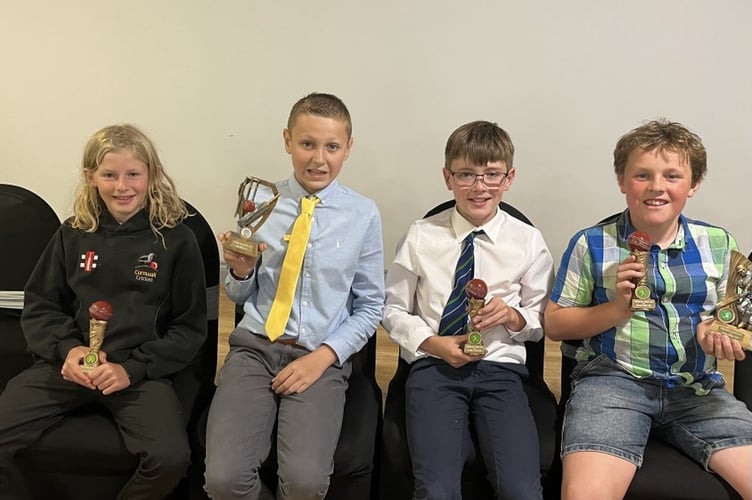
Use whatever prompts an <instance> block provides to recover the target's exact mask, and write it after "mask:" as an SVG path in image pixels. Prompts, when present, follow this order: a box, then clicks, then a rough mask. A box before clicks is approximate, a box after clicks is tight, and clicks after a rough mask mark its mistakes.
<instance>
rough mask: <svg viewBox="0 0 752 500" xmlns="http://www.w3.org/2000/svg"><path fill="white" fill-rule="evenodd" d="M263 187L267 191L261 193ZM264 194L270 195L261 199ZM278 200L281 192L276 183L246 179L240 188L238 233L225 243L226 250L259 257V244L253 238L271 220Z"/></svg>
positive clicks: (234, 233) (237, 214) (233, 234)
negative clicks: (270, 217) (270, 216)
mask: <svg viewBox="0 0 752 500" xmlns="http://www.w3.org/2000/svg"><path fill="white" fill-rule="evenodd" d="M261 186H263V187H264V188H266V189H261V193H260V192H259V188H260V187H261ZM262 194H268V196H267V197H266V198H265V199H261V196H262ZM278 199H279V191H278V190H277V186H276V185H274V183H271V182H268V181H265V180H263V179H259V178H258V177H246V178H245V180H244V181H243V182H241V183H240V187H239V188H238V205H237V207H236V209H235V216H236V217H237V218H238V231H237V232H233V233H232V235H231V236H230V238H229V239H228V240H227V241H226V242H225V244H224V248H226V249H227V250H231V251H233V252H237V253H239V254H243V255H248V256H250V257H256V256H257V255H258V243H256V242H255V241H253V240H252V239H251V238H252V237H253V235H254V234H256V231H258V230H259V229H260V228H261V226H262V225H263V224H264V222H266V219H268V218H269V215H270V214H271V213H272V210H273V209H274V206H275V205H276V204H277V200H278Z"/></svg>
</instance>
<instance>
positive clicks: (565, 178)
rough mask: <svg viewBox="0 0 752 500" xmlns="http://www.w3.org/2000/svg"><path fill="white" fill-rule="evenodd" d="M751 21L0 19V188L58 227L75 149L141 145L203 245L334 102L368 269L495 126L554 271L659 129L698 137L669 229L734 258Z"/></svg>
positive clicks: (704, 14)
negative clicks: (369, 234)
mask: <svg viewBox="0 0 752 500" xmlns="http://www.w3.org/2000/svg"><path fill="white" fill-rule="evenodd" d="M751 19H752V3H749V2H747V1H746V0H729V1H725V2H720V3H719V2H705V1H687V0H666V1H661V2H656V1H653V0H633V1H631V2H597V1H595V0H590V1H586V0H574V1H570V2H543V1H531V2H504V1H477V2H476V1H468V2H449V1H427V0H424V1H406V0H401V1H400V0H384V1H380V2H369V3H366V2H353V1H344V0H334V1H324V2H305V3H304V2H296V1H289V2H255V1H251V0H242V1H241V0H227V1H222V0H216V1H198V0H185V1H178V0H164V1H160V0H148V1H147V0H136V1H129V2H115V1H111V0H102V1H94V0H91V1H84V0H66V1H64V2H55V1H52V0H47V1H40V0H2V1H0V65H2V66H1V67H0V68H1V69H0V138H1V139H0V168H1V169H2V174H0V182H5V183H14V184H20V185H23V186H26V187H28V188H30V189H32V190H33V191H35V192H37V193H38V194H40V195H41V196H43V197H44V198H45V199H47V200H48V201H49V202H50V203H51V204H52V205H53V207H54V208H55V210H56V211H57V212H58V214H59V215H60V216H66V215H68V214H69V213H70V202H71V192H72V188H73V186H74V183H75V181H76V176H77V175H78V174H77V173H78V169H79V162H80V155H81V150H82V148H83V145H84V143H85V141H86V139H87V138H88V136H89V135H90V134H91V133H92V132H93V131H94V130H96V129H98V128H100V127H101V126H104V125H108V124H111V123H115V122H124V121H128V122H134V123H137V124H139V125H141V126H142V127H143V128H144V129H145V130H146V131H147V132H148V133H149V134H150V135H151V136H152V137H153V138H154V139H155V141H156V142H157V144H158V145H159V147H160V150H161V153H162V159H163V161H164V162H165V164H166V166H167V169H168V172H169V173H170V174H171V175H172V176H173V177H174V179H175V180H176V181H177V184H178V187H179V190H180V192H181V194H182V195H183V197H184V198H186V199H188V200H189V201H191V202H192V203H193V204H194V205H196V206H197V207H198V208H199V209H200V210H201V211H202V212H203V213H204V214H205V215H206V216H207V218H208V219H209V222H210V223H211V224H212V226H213V227H214V229H215V230H224V229H229V228H230V227H231V225H232V223H233V221H232V212H233V208H234V203H235V200H234V193H235V191H236V188H237V185H238V183H239V182H240V180H241V179H242V178H243V177H244V176H245V175H246V174H254V175H258V176H262V177H265V178H269V179H279V178H283V177H286V176H287V175H288V174H289V172H290V163H289V159H288V157H287V156H286V155H285V153H284V150H283V148H282V139H281V131H282V128H283V127H284V125H285V121H286V117H287V113H288V111H289V108H290V106H291V105H292V103H293V102H294V101H295V100H296V99H297V98H299V97H301V96H302V95H304V94H306V93H308V92H310V91H313V90H319V91H329V92H333V93H335V94H338V95H339V96H340V97H342V98H343V99H344V101H345V102H346V103H347V104H348V106H349V107H350V111H351V112H352V115H353V119H354V135H355V148H354V150H353V154H352V156H351V158H350V160H349V162H348V164H347V166H346V167H345V170H344V171H343V173H342V175H341V180H343V181H344V182H345V183H346V184H348V185H350V186H352V187H353V188H355V189H356V190H358V191H361V192H363V193H364V194H366V195H368V196H371V197H372V198H374V199H375V200H376V201H377V202H378V204H379V205H380V207H381V210H382V216H383V219H384V235H385V245H386V253H387V257H388V259H391V257H392V255H393V249H394V246H395V245H396V243H397V241H398V239H399V237H400V236H401V235H402V233H403V232H404V231H405V229H406V228H407V226H408V224H409V223H410V222H411V221H412V220H413V219H416V218H419V217H420V216H421V215H422V214H423V212H425V210H426V209H428V208H429V207H431V206H433V205H434V204H436V203H438V202H440V201H443V200H444V199H447V198H448V197H449V193H448V192H447V191H446V189H445V187H444V185H443V182H442V179H441V173H440V168H441V165H442V160H443V147H444V142H445V140H446V137H447V136H448V135H449V133H450V132H451V131H452V130H453V129H454V128H455V127H457V126H458V125H460V124H462V123H464V122H467V121H470V120H474V119H488V120H493V121H497V122H498V123H499V124H500V125H501V126H502V127H504V128H506V129H507V130H508V131H509V132H510V134H511V136H512V138H513V140H514V141H515V144H516V146H517V156H516V163H517V166H518V176H517V179H516V180H515V184H514V186H513V187H512V190H511V191H510V192H509V193H508V194H507V196H506V198H505V199H506V200H507V201H509V202H510V203H512V204H514V205H516V206H517V207H519V208H520V209H522V210H523V211H524V212H526V213H527V214H528V215H529V216H530V217H531V218H532V219H533V221H534V222H536V224H537V225H538V227H540V228H541V229H542V231H543V233H544V235H545V236H546V239H547V240H548V242H549V245H550V246H551V249H552V251H553V252H554V254H555V258H556V259H557V260H558V258H559V256H560V254H561V252H562V251H563V249H564V246H565V245H566V242H567V241H568V239H569V237H570V236H571V234H572V233H573V232H574V231H575V230H577V229H579V228H581V227H583V226H585V225H588V224H590V223H592V222H594V221H595V220H597V219H599V218H601V217H602V216H605V215H607V214H610V213H612V212H615V211H617V210H620V209H621V208H622V207H623V205H624V200H623V197H622V195H620V194H619V191H618V189H617V186H616V183H615V181H614V178H613V174H612V167H611V159H612V157H611V153H612V150H613V146H614V143H615V141H616V139H617V138H618V136H619V135H621V134H622V133H624V132H626V131H627V130H628V129H630V128H632V127H634V126H636V125H638V124H639V123H640V122H642V121H643V120H645V119H650V118H655V117H660V116H667V117H670V118H672V119H675V120H678V121H681V122H684V123H685V124H687V125H688V126H690V127H691V128H692V129H693V130H695V131H696V132H698V133H699V134H700V135H701V136H702V137H703V138H704V140H705V143H706V146H707V148H708V150H709V176H708V179H707V181H706V182H705V183H704V185H703V186H702V189H701V190H700V192H699V193H698V195H697V196H696V197H695V198H694V199H692V200H691V201H690V203H689V205H688V208H687V214H688V215H690V216H692V217H696V218H701V219H706V220H708V221H712V222H716V223H720V224H722V225H724V226H726V227H727V228H728V229H730V230H731V231H732V232H733V233H735V235H736V236H737V238H738V240H739V243H740V245H741V247H742V249H743V250H745V252H746V251H749V250H752V234H751V231H750V214H752V197H751V196H750V190H751V188H752V182H750V180H752V174H750V172H751V171H752V169H751V166H752V30H750V29H749V22H750V20H751Z"/></svg>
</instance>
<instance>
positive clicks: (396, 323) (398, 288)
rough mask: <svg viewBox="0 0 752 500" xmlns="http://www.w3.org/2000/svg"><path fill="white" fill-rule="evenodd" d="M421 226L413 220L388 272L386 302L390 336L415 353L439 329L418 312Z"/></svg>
mask: <svg viewBox="0 0 752 500" xmlns="http://www.w3.org/2000/svg"><path fill="white" fill-rule="evenodd" d="M419 236H420V235H419V227H418V225H416V224H413V225H412V226H411V227H410V229H409V230H408V232H407V234H406V235H405V237H404V239H403V242H402V243H401V244H400V246H399V248H398V249H397V255H396V256H395V258H394V261H393V262H392V263H391V265H390V266H389V268H388V270H387V273H386V305H385V307H384V318H383V320H382V322H383V325H384V328H385V329H386V331H387V332H389V337H390V338H391V339H392V340H393V341H394V342H396V343H397V344H399V345H400V346H401V347H402V348H403V349H405V350H406V351H407V352H409V353H411V354H413V355H421V354H422V352H419V349H418V348H419V347H420V345H421V344H422V343H423V341H424V340H426V339H427V338H428V337H430V336H432V335H436V332H435V331H434V330H433V329H432V328H431V327H430V326H429V325H428V324H427V323H426V322H425V321H424V320H423V318H421V317H420V316H419V315H417V314H415V313H414V311H415V309H416V303H415V302H416V294H417V288H418V281H419V261H418V259H417V254H416V252H415V251H414V249H415V247H416V244H417V239H418V238H419Z"/></svg>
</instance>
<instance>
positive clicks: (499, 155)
mask: <svg viewBox="0 0 752 500" xmlns="http://www.w3.org/2000/svg"><path fill="white" fill-rule="evenodd" d="M458 158H462V159H464V160H466V161H467V162H468V163H470V164H473V165H486V164H487V163H489V162H496V161H503V162H504V163H505V164H506V166H507V168H508V169H511V168H512V166H513V165H512V162H513V160H514V144H512V139H511V138H510V137H509V134H507V133H506V132H505V131H504V129H502V128H501V127H499V126H498V125H497V124H495V123H491V122H487V121H483V120H478V121H474V122H470V123H466V124H464V125H462V126H461V127H459V128H458V129H457V130H455V131H454V132H452V135H450V136H449V139H447V143H446V148H445V149H444V166H445V167H446V168H447V169H448V168H449V166H450V165H451V163H452V162H453V161H454V160H456V159H458Z"/></svg>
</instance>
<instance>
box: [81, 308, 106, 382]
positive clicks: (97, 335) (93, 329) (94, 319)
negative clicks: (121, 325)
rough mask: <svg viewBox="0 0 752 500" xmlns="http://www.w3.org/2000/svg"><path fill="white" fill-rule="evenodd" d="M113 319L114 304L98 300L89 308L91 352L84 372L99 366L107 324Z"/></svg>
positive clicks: (87, 356) (86, 357) (86, 359)
mask: <svg viewBox="0 0 752 500" xmlns="http://www.w3.org/2000/svg"><path fill="white" fill-rule="evenodd" d="M110 318H112V304H110V303H109V302H107V301H106V300H98V301H96V302H94V303H93V304H91V305H90V306H89V352H87V353H86V356H84V362H83V366H82V370H83V371H84V373H89V372H90V371H92V370H93V369H94V368H96V367H97V366H99V351H100V350H101V349H102V342H104V331H105V330H106V329H107V322H108V321H110Z"/></svg>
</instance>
